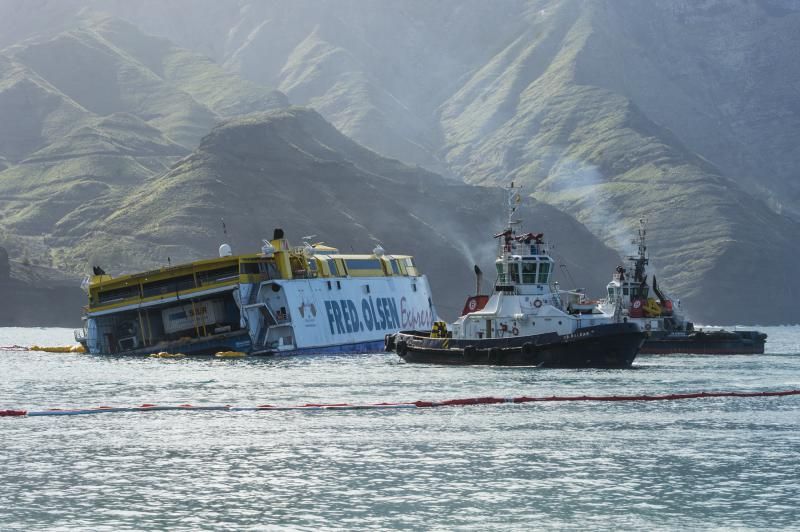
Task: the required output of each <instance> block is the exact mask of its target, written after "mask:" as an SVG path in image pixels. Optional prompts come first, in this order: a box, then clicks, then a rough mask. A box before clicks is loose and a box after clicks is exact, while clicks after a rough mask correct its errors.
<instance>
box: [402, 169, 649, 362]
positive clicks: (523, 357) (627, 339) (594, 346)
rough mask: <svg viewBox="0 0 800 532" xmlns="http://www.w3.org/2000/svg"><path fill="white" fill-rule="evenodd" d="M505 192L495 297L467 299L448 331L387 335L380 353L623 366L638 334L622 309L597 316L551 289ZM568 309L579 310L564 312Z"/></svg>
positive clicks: (542, 248)
mask: <svg viewBox="0 0 800 532" xmlns="http://www.w3.org/2000/svg"><path fill="white" fill-rule="evenodd" d="M508 190H509V195H508V225H507V226H506V229H505V230H504V231H503V232H502V233H499V234H497V235H495V238H497V239H499V248H500V249H499V253H498V257H497V260H496V261H495V266H496V268H497V282H496V284H495V288H494V293H493V294H492V295H491V296H488V297H487V296H481V295H476V296H474V297H471V298H469V299H467V303H466V305H465V308H464V315H463V316H461V317H460V318H459V319H458V320H456V322H455V323H453V324H452V326H451V329H452V330H451V331H448V330H447V326H446V325H445V323H444V322H436V323H435V324H434V327H433V330H432V331H430V332H427V331H401V332H399V333H397V334H392V335H387V336H386V349H387V350H388V351H395V352H396V353H397V354H398V355H399V356H400V357H402V358H403V359H404V360H405V361H407V362H421V363H432V364H457V365H503V366H543V367H565V368H626V367H629V366H630V365H631V364H632V363H633V360H634V359H635V358H636V354H637V353H638V352H639V348H640V347H641V345H642V342H644V339H645V333H644V332H642V330H641V329H640V328H639V326H638V325H637V324H635V323H629V322H624V321H623V319H622V316H621V312H620V311H621V308H617V309H614V310H612V312H605V313H604V312H602V311H601V310H600V309H599V308H598V307H597V306H596V305H582V304H581V303H582V301H583V298H582V295H581V294H578V293H571V292H561V291H559V290H558V288H557V284H556V285H551V277H552V274H553V269H554V268H553V265H554V261H553V259H552V258H551V257H550V256H549V254H548V250H547V245H546V244H545V242H544V239H543V235H542V234H541V233H539V234H533V233H526V234H522V235H517V234H516V232H515V230H514V226H515V225H516V224H517V223H519V222H517V221H514V220H513V218H512V217H513V214H514V212H515V211H516V209H517V206H518V205H519V203H520V201H521V196H520V194H519V192H518V190H519V189H518V188H515V187H514V184H513V183H512V184H511V186H510V187H509V189H508ZM476 273H479V270H478V269H477V267H476ZM479 284H480V281H479ZM562 294H565V295H566V297H567V299H569V301H568V302H567V303H566V304H565V302H564V301H562ZM573 300H574V301H573ZM584 307H585V308H584ZM567 308H570V309H575V308H579V310H578V311H577V312H576V313H574V314H571V313H570V312H569V311H568V310H567Z"/></svg>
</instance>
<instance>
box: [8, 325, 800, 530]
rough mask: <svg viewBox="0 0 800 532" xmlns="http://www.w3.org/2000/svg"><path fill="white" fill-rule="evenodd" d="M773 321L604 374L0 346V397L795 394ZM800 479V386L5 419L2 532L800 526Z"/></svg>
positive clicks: (362, 399) (16, 403)
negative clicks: (739, 340) (722, 346)
mask: <svg viewBox="0 0 800 532" xmlns="http://www.w3.org/2000/svg"><path fill="white" fill-rule="evenodd" d="M763 330H765V332H767V333H768V334H769V340H768V343H767V351H768V353H767V354H766V355H760V356H729V357H724V356H669V357H659V356H642V357H639V358H638V359H637V361H636V362H635V368H634V369H631V370H605V371H599V370H536V369H528V368H522V369H520V368H480V367H467V368H446V367H425V366H419V365H410V364H405V363H403V362H402V361H400V360H399V359H398V358H397V357H395V356H394V355H385V354H375V355H367V356H350V357H348V356H335V357H322V356H320V357H315V356H309V357H302V358H279V359H243V360H241V359H240V360H212V359H193V360H191V359H190V360H163V359H162V360H159V359H144V358H137V359H120V358H100V357H94V356H87V355H71V354H45V353H28V352H19V351H17V352H15V351H4V352H0V364H1V366H0V409H5V408H25V409H28V410H36V409H43V408H51V407H92V406H98V405H119V406H123V405H138V404H141V403H144V402H147V403H157V404H181V403H187V402H188V403H192V404H231V405H241V406H245V405H256V404H263V403H271V404H287V405H288V404H296V403H306V402H326V403H337V402H350V403H355V402H358V403H367V402H381V401H411V400H417V399H423V400H441V399H452V398H460V397H474V396H485V395H494V396H502V397H511V396H518V395H583V394H598V395H600V394H638V393H650V394H659V393H668V392H690V391H714V390H717V391H722V390H726V391H727V390H733V391H737V390H738V391H745V390H747V391H751V390H784V389H800V327H768V328H763ZM70 340H71V331H68V330H65V329H0V345H8V344H33V343H38V344H46V345H56V344H64V343H70ZM798 472H800V397H786V398H769V399H763V398H758V399H740V398H718V399H698V400H687V401H674V402H656V403H549V404H541V403H539V404H526V405H499V406H478V407H463V408H457V407H456V408H439V409H421V410H395V411H342V412H330V411H328V412H325V411H315V412H259V413H252V412H248V413H230V412H162V413H158V412H152V413H145V414H136V413H121V414H104V415H96V416H75V417H44V418H0V501H2V502H1V503H0V504H1V505H2V506H0V530H42V529H47V530H51V529H58V530H113V531H117V530H151V529H157V530H221V529H230V530H240V529H241V530H258V529H287V528H288V529H294V530H318V529H356V530H365V529H398V528H402V529H425V530H452V529H461V530H494V529H507V530H531V529H534V528H536V529H541V528H546V529H549V528H566V529H612V528H613V529H647V530H651V529H687V528H689V529H697V528H702V529H709V528H719V529H730V528H740V529H765V528H770V529H791V528H794V529H798V527H800V525H799V524H798V523H800V509H798V505H799V504H800V478H799V477H798Z"/></svg>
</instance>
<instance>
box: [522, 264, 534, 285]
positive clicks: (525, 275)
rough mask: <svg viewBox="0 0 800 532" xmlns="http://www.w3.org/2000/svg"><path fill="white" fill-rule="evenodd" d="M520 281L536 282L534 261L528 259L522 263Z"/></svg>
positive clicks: (526, 282)
mask: <svg viewBox="0 0 800 532" xmlns="http://www.w3.org/2000/svg"><path fill="white" fill-rule="evenodd" d="M522 282H523V283H525V284H536V262H535V261H528V260H526V261H525V262H523V263H522Z"/></svg>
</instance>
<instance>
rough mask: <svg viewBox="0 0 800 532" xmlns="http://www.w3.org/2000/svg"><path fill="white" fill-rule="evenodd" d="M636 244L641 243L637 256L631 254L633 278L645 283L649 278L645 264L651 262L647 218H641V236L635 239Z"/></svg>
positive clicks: (629, 258)
mask: <svg viewBox="0 0 800 532" xmlns="http://www.w3.org/2000/svg"><path fill="white" fill-rule="evenodd" d="M633 243H634V244H639V254H638V255H637V256H629V257H628V260H629V261H631V262H633V264H634V269H633V280H634V281H635V282H637V283H644V282H646V280H647V274H646V273H645V266H647V265H648V264H649V263H650V259H649V257H648V256H647V219H646V218H640V219H639V238H638V240H634V241H633Z"/></svg>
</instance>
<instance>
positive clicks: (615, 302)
mask: <svg viewBox="0 0 800 532" xmlns="http://www.w3.org/2000/svg"><path fill="white" fill-rule="evenodd" d="M646 225H647V223H646V221H645V220H644V219H641V220H639V235H638V239H637V240H634V244H638V247H639V249H638V253H637V254H636V255H632V256H629V257H628V261H629V262H630V263H631V268H629V269H626V268H625V267H623V266H618V267H617V269H616V271H615V272H614V275H613V277H612V279H611V282H610V283H608V286H607V287H606V288H607V291H608V296H607V298H606V299H604V300H602V301H601V302H600V304H599V306H600V308H601V309H603V310H604V311H606V312H607V311H610V310H611V309H614V308H619V307H620V306H621V307H622V315H623V316H625V317H627V319H628V321H630V322H634V323H638V324H639V325H640V326H641V328H642V329H644V330H645V331H646V332H647V333H648V336H647V339H646V340H645V342H644V345H643V346H642V349H641V350H640V353H643V354H659V355H665V354H675V353H682V354H702V355H720V354H763V353H764V343H765V341H766V339H767V335H766V334H764V333H762V332H760V331H754V330H734V331H726V330H724V329H717V328H714V329H708V328H707V329H695V328H694V324H693V323H692V322H690V321H688V320H687V319H686V317H685V314H684V312H683V308H682V307H681V302H680V300H675V299H672V298H670V297H668V296H667V295H666V294H665V292H664V291H663V290H661V289H660V288H659V286H658V282H657V281H656V276H655V275H653V282H652V288H653V293H654V295H655V297H651V294H650V286H649V284H648V280H647V277H648V276H647V265H648V264H649V262H650V260H649V257H648V254H647V227H646Z"/></svg>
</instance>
